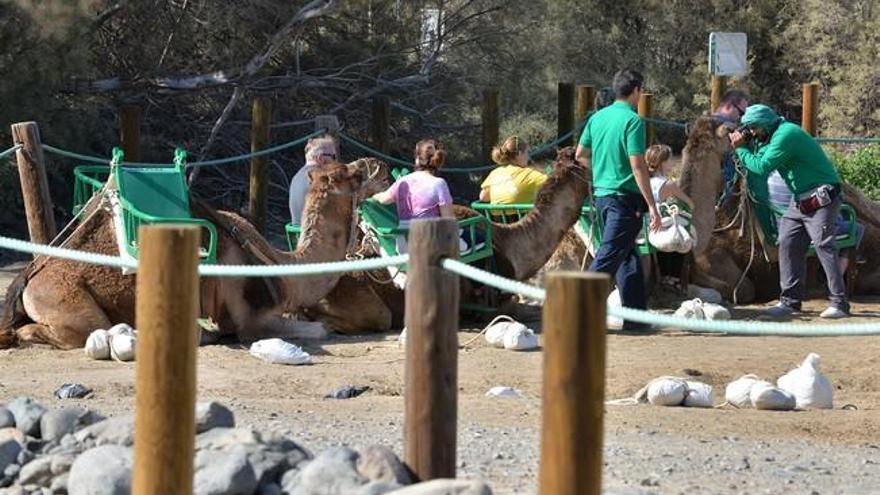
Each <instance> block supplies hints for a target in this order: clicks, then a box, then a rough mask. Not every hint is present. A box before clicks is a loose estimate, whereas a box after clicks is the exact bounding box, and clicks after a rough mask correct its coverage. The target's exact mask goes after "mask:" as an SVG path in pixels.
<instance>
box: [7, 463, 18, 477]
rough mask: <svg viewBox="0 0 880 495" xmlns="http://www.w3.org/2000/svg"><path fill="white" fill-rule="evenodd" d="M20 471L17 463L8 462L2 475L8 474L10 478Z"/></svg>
mask: <svg viewBox="0 0 880 495" xmlns="http://www.w3.org/2000/svg"><path fill="white" fill-rule="evenodd" d="M20 472H21V466H19V465H18V464H10V465H8V466H6V469H4V470H3V476H8V477H10V478H15V477H16V476H18V473H20Z"/></svg>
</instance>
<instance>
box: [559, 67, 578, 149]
mask: <svg viewBox="0 0 880 495" xmlns="http://www.w3.org/2000/svg"><path fill="white" fill-rule="evenodd" d="M572 129H574V84H571V83H565V82H560V83H558V85H557V93H556V137H557V139H558V138H561V137H562V136H563V135H564V134H566V133H567V132H570V131H571V130H572ZM570 144H571V140H568V141H567V142H563V143H560V144H559V145H560V146H568V145H570Z"/></svg>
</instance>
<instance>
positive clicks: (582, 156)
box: [574, 144, 593, 168]
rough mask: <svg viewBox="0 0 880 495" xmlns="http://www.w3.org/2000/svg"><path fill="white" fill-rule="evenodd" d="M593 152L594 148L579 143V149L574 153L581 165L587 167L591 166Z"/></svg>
mask: <svg viewBox="0 0 880 495" xmlns="http://www.w3.org/2000/svg"><path fill="white" fill-rule="evenodd" d="M592 154H593V150H591V149H590V148H589V147H587V146H584V145H582V144H579V145H578V147H577V151H575V153H574V159H575V160H577V161H578V163H580V164H581V165H583V166H584V167H586V168H591V163H590V157H591V156H592Z"/></svg>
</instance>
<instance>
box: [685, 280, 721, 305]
mask: <svg viewBox="0 0 880 495" xmlns="http://www.w3.org/2000/svg"><path fill="white" fill-rule="evenodd" d="M687 296H688V297H691V298H699V299H702V300H703V302H707V303H712V304H721V303H722V301H723V299H722V297H721V293H720V292H718V291H717V290H715V289H712V288H710V287H700V286H699V285H695V284H688V288H687Z"/></svg>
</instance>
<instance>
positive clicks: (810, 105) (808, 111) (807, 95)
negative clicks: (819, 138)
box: [801, 81, 819, 136]
mask: <svg viewBox="0 0 880 495" xmlns="http://www.w3.org/2000/svg"><path fill="white" fill-rule="evenodd" d="M803 91H804V106H803V111H802V112H803V113H802V117H801V127H803V129H804V130H805V131H807V133H809V134H810V135H811V136H815V135H816V134H817V133H818V131H819V83H818V82H815V81H814V82H811V83H808V84H804V87H803Z"/></svg>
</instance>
